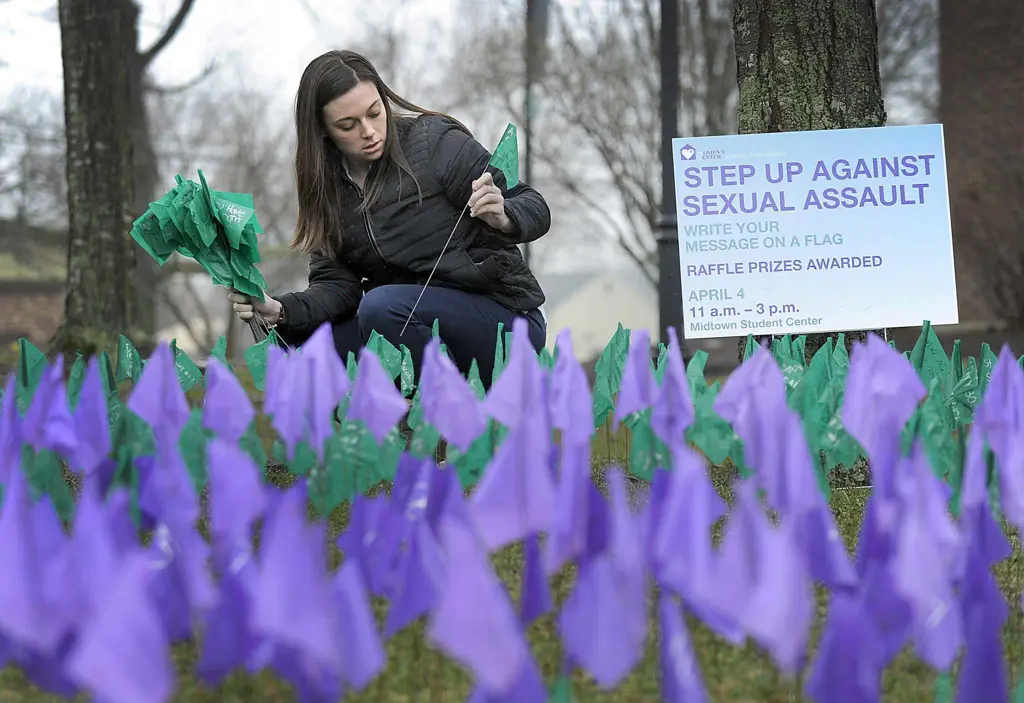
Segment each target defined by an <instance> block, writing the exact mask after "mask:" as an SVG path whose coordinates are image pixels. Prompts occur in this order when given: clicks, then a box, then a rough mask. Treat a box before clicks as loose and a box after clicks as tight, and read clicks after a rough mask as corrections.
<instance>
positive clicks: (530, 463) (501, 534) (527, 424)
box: [470, 369, 555, 551]
mask: <svg viewBox="0 0 1024 703" xmlns="http://www.w3.org/2000/svg"><path fill="white" fill-rule="evenodd" d="M506 374H508V369H506V370H505V372H504V373H503V374H502V376H501V377H502V378H504V377H505V376H506ZM550 446H551V429H550V427H549V426H548V425H547V423H545V422H544V418H543V415H542V414H541V413H537V414H536V415H534V416H533V418H532V419H527V420H525V421H524V422H523V423H522V424H520V425H519V426H517V427H514V428H513V429H512V430H511V431H510V432H509V433H508V436H506V437H505V441H504V442H502V443H501V446H499V447H498V450H497V452H495V454H494V458H493V459H492V460H491V463H490V464H489V465H488V467H487V470H486V471H485V472H484V475H483V477H482V478H481V479H480V483H479V484H477V487H476V491H475V492H474V493H473V497H472V498H471V499H470V500H471V504H472V508H473V517H474V520H475V521H476V524H477V526H478V528H479V530H480V535H481V537H482V538H483V540H484V543H485V544H486V545H487V548H488V549H490V550H491V551H494V550H497V549H500V548H501V547H504V546H505V545H507V544H511V543H512V542H515V541H516V540H520V539H524V538H526V537H527V535H530V534H535V533H538V532H546V531H548V529H550V526H551V521H552V518H553V517H554V510H555V485H554V480H553V478H552V475H551V468H550V466H549V462H550V458H551V455H550V454H549V451H548V450H549V447H550Z"/></svg>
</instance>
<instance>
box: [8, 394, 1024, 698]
mask: <svg viewBox="0 0 1024 703" xmlns="http://www.w3.org/2000/svg"><path fill="white" fill-rule="evenodd" d="M193 400H197V398H193ZM261 427H262V428H263V430H264V431H263V433H262V434H263V435H264V440H265V441H266V442H267V443H268V445H269V443H270V441H272V437H271V436H270V432H269V429H268V425H267V424H266V422H265V419H264V420H261ZM627 447H628V443H627V442H626V441H625V437H624V436H612V435H611V434H610V432H609V431H607V430H605V431H602V432H601V433H599V435H598V437H597V438H596V439H595V442H594V454H595V462H594V464H595V465H594V471H595V479H596V480H598V481H600V480H601V476H602V475H603V470H604V468H605V467H606V466H608V465H610V464H616V463H617V464H619V465H622V463H623V461H624V456H625V450H626V448H627ZM270 475H271V478H272V480H273V481H274V482H275V483H276V484H278V485H282V486H284V485H287V484H288V483H290V482H291V480H292V479H293V477H292V476H291V475H290V474H288V473H287V472H286V471H283V470H277V471H271V472H270ZM712 478H713V480H714V482H715V485H716V486H717V487H718V489H719V491H720V492H721V494H722V495H723V496H724V497H725V498H727V499H728V498H729V497H730V492H731V483H732V480H733V473H732V472H731V471H730V470H729V469H727V468H722V467H718V468H714V469H712ZM869 493H870V489H868V488H851V489H843V490H836V491H834V492H833V496H832V499H831V503H832V509H833V511H834V513H835V515H836V517H837V521H838V524H839V529H840V531H841V533H842V535H843V537H844V539H845V541H846V543H847V545H848V546H849V547H850V548H851V550H852V548H853V546H854V544H855V543H856V540H857V536H858V533H859V530H860V524H861V520H862V517H863V514H864V508H865V505H866V501H867V498H868V496H869ZM346 521H347V512H346V506H341V507H339V508H338V509H337V510H336V511H335V512H334V514H332V515H331V517H330V540H331V542H332V547H331V549H332V558H333V559H334V561H335V562H336V563H337V562H340V560H341V555H340V553H338V552H337V550H336V549H335V548H334V547H333V541H334V538H335V537H336V536H337V535H338V534H339V533H340V532H341V531H342V530H343V529H344V526H345V524H346ZM1013 537H1014V544H1015V547H1016V551H1015V554H1014V556H1013V558H1012V559H1010V560H1008V561H1007V562H1005V563H1003V564H1002V565H1000V567H999V569H998V573H997V577H998V579H999V582H1000V584H1001V586H1002V588H1003V591H1004V593H1005V594H1006V596H1007V598H1008V600H1009V601H1010V602H1011V604H1012V607H1013V611H1012V614H1011V617H1010V620H1009V621H1008V623H1007V626H1006V628H1005V633H1004V639H1005V642H1006V645H1007V653H1008V659H1009V661H1008V665H1009V667H1010V669H1009V671H1010V674H1011V676H1013V675H1016V674H1017V672H1018V671H1019V670H1020V669H1021V667H1022V666H1024V615H1022V613H1021V609H1020V605H1019V598H1020V594H1021V591H1022V589H1024V551H1022V549H1021V542H1020V539H1019V536H1017V535H1013ZM494 564H495V567H496V569H497V571H498V573H499V575H500V576H501V577H502V579H503V580H504V581H505V583H506V584H507V585H508V588H509V591H510V593H511V595H512V597H513V598H518V589H519V582H520V580H521V579H520V577H521V570H522V564H523V562H522V556H521V554H520V552H519V550H518V549H517V548H509V549H506V550H504V551H502V552H500V553H497V554H495V555H494ZM572 582H573V572H572V569H571V567H570V568H567V569H566V570H565V571H563V572H562V573H560V574H558V575H557V577H556V578H555V579H554V580H553V581H552V586H553V589H554V592H555V598H556V606H557V603H560V602H561V601H562V600H564V599H565V597H566V596H567V595H568V593H569V591H570V589H571V587H572ZM649 603H650V605H651V606H652V607H651V613H652V617H651V620H650V634H649V637H648V641H647V646H646V652H645V657H644V659H643V661H642V662H641V664H640V665H639V666H638V667H637V668H636V669H635V670H634V672H633V674H632V675H631V676H630V677H629V678H628V679H627V680H626V681H624V682H623V684H622V685H620V686H619V687H618V688H617V689H616V690H614V691H611V692H602V691H599V690H598V689H597V688H596V687H595V685H594V684H593V682H592V681H590V680H589V679H588V678H587V677H586V676H584V675H583V674H579V673H578V674H577V675H576V676H575V678H574V679H573V690H574V700H577V701H606V702H613V701H614V702H616V703H640V702H642V701H658V700H660V689H659V663H658V638H659V633H658V627H657V619H656V617H655V616H654V607H653V606H654V599H653V598H651V599H650V600H649ZM378 607H379V615H380V617H381V619H383V615H384V613H385V612H386V611H385V607H386V606H385V605H384V604H379V605H378ZM827 607H828V598H827V594H825V593H820V594H819V608H818V620H817V623H816V625H815V631H817V630H818V629H820V626H821V624H822V623H823V618H824V614H825V612H826V610H827ZM422 631H423V628H422V624H419V625H417V626H414V627H412V628H409V629H408V630H406V631H404V632H402V633H400V634H399V635H398V636H397V637H395V638H394V639H392V640H391V641H390V642H388V644H387V652H388V667H387V669H386V671H385V673H384V674H383V675H382V676H380V677H379V678H378V679H377V680H376V681H375V682H374V683H373V684H372V685H371V686H370V687H369V688H368V689H367V690H366V691H364V692H363V693H362V694H361V695H358V696H354V695H353V696H350V697H349V698H347V699H346V700H348V701H353V702H355V701H358V702H360V703H411V702H413V701H423V702H430V703H461V702H462V701H464V700H465V699H466V696H467V694H468V692H469V689H470V680H469V678H468V676H467V675H466V674H465V673H464V672H463V671H462V670H461V669H460V668H459V667H457V666H456V665H454V664H451V663H449V662H448V661H447V660H446V659H445V657H444V656H443V655H442V654H440V653H439V652H437V651H435V650H433V649H432V648H431V647H430V646H429V645H428V644H427V643H426V641H425V640H424V638H423V635H422ZM691 632H692V636H693V639H694V645H695V648H696V650H697V655H698V659H699V661H700V665H701V669H702V672H703V676H704V680H705V682H706V685H707V688H708V691H709V694H710V698H711V700H713V701H716V702H721V703H783V702H791V701H802V700H805V699H804V698H803V697H802V696H801V694H800V683H799V682H797V681H793V680H788V679H785V678H782V677H781V676H780V675H779V674H778V673H777V672H776V670H775V668H774V667H773V665H772V664H771V662H770V661H769V659H768V657H767V656H766V655H765V654H764V653H762V652H761V651H760V650H758V649H757V648H756V647H754V646H753V645H747V646H746V647H744V648H734V647H732V646H730V645H727V644H725V643H724V642H722V641H720V640H719V639H718V638H717V637H715V636H714V635H712V634H711V633H710V632H709V631H708V630H706V629H705V628H704V627H702V626H701V625H700V624H697V623H691ZM529 636H530V641H531V643H532V645H533V651H534V653H535V655H536V657H537V658H538V661H539V663H540V666H541V667H542V669H543V671H544V672H545V674H546V675H547V676H548V678H549V679H551V678H553V677H554V676H555V675H556V674H557V672H558V671H559V670H560V666H561V662H562V654H561V648H560V643H559V637H558V634H557V631H556V628H555V625H554V616H553V615H548V616H547V617H545V618H542V619H541V620H539V621H538V622H537V623H535V624H534V625H533V626H532V627H531V628H530V631H529ZM196 657H197V655H196V649H195V647H194V646H191V645H189V646H180V647H178V648H177V649H176V650H175V659H176V661H177V664H178V668H179V674H180V678H179V688H178V692H177V695H176V697H175V698H174V700H175V701H176V702H177V703H220V702H223V703H242V702H245V703H256V702H260V701H266V702H268V703H271V702H273V703H278V702H280V703H284V702H286V701H292V700H293V695H292V693H291V690H290V689H289V688H288V687H287V686H286V685H285V684H282V683H281V682H280V681H278V680H276V679H275V678H274V677H272V676H270V675H261V676H259V677H249V676H242V675H238V676H235V677H234V678H232V679H230V680H229V681H228V682H226V683H225V684H224V685H222V686H220V687H219V688H216V689H212V688H208V687H205V686H203V685H202V684H201V683H200V682H199V681H198V680H197V679H196V678H195V676H194V675H193V674H192V670H193V668H194V664H195V662H196ZM935 679H936V677H935V674H934V673H933V672H932V671H931V670H930V669H929V667H928V666H927V665H925V664H923V663H922V662H920V661H919V660H917V659H916V658H915V657H914V656H913V654H912V653H910V652H904V653H903V654H902V655H901V656H900V657H899V658H898V659H897V660H896V662H895V663H894V664H893V665H892V666H891V667H890V668H889V670H888V671H887V672H886V675H885V678H884V682H883V690H884V691H885V694H884V700H885V701H887V702H888V703H930V702H931V701H932V700H934V684H935ZM57 700H61V699H59V698H56V697H54V696H48V695H45V694H42V693H40V692H39V691H38V690H36V689H35V688H34V687H32V686H31V685H30V684H29V683H27V682H26V680H25V678H24V677H23V676H22V675H21V674H20V672H18V671H14V670H6V671H3V672H0V703H22V702H25V703H28V702H31V703H37V702H38V703H48V702H49V701H57ZM82 700H87V699H86V698H84V697H83V698H82ZM978 703H982V702H981V701H979V702H978Z"/></svg>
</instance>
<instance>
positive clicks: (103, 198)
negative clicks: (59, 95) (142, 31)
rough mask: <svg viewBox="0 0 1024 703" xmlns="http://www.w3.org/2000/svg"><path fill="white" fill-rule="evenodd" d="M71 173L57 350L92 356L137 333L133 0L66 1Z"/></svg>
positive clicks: (62, 7) (63, 23)
mask: <svg viewBox="0 0 1024 703" xmlns="http://www.w3.org/2000/svg"><path fill="white" fill-rule="evenodd" d="M57 8H58V14H59V17H60V34H61V51H62V55H63V64H64V121H65V131H66V138H67V179H68V221H69V227H68V230H69V237H68V288H67V297H66V300H65V305H64V319H63V321H62V322H61V325H60V328H59V329H58V330H57V333H56V335H55V336H54V339H53V348H54V350H55V351H57V352H62V353H64V354H65V355H67V354H73V353H74V352H75V351H76V350H81V351H82V352H83V353H86V354H92V353H96V352H97V351H99V350H101V349H103V348H107V347H110V346H112V345H113V344H114V343H115V342H116V339H117V335H118V334H119V333H125V334H128V335H131V334H132V333H133V332H134V297H135V295H134V293H135V242H134V241H133V240H132V238H131V235H130V234H129V232H130V229H131V224H132V220H133V217H132V214H133V213H132V205H133V198H134V189H133V181H132V178H133V162H132V135H131V133H130V130H129V128H128V127H129V125H130V124H131V117H132V116H131V85H130V65H129V62H130V61H131V57H132V56H133V55H134V53H135V45H136V32H137V29H136V20H137V16H138V8H137V7H136V5H135V3H134V2H133V1H132V0H60V1H59V2H58V4H57Z"/></svg>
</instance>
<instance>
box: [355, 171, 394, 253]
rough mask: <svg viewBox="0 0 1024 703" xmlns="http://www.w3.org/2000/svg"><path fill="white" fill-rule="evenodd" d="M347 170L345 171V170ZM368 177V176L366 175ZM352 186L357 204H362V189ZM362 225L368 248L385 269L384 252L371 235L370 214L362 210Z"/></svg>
mask: <svg viewBox="0 0 1024 703" xmlns="http://www.w3.org/2000/svg"><path fill="white" fill-rule="evenodd" d="M346 170H347V169H346ZM367 175H369V174H367ZM352 185H354V186H356V193H358V194H359V203H360V204H362V203H363V202H364V200H363V189H362V188H360V187H359V186H358V185H356V182H355V181H352ZM362 210H363V224H364V225H366V236H367V237H368V238H369V239H370V248H371V249H373V253H374V254H376V255H377V258H378V259H380V262H381V263H382V264H383V265H384V267H385V268H387V265H388V262H387V261H385V260H384V252H382V251H381V249H380V244H378V243H377V237H376V235H374V233H373V222H371V221H370V213H369V212H368V211H367V210H366V208H363V209H362Z"/></svg>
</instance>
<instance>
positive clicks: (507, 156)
mask: <svg viewBox="0 0 1024 703" xmlns="http://www.w3.org/2000/svg"><path fill="white" fill-rule="evenodd" d="M487 165H488V166H494V167H495V168H496V169H498V170H500V171H501V172H502V173H504V174H505V184H506V186H507V187H508V188H515V187H516V185H518V183H519V140H518V139H517V138H516V126H515V125H514V124H512V123H509V125H508V127H506V128H505V134H503V135H502V137H501V141H499V142H498V146H497V148H495V150H494V154H493V155H492V156H491V160H490V161H488V162H487Z"/></svg>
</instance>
